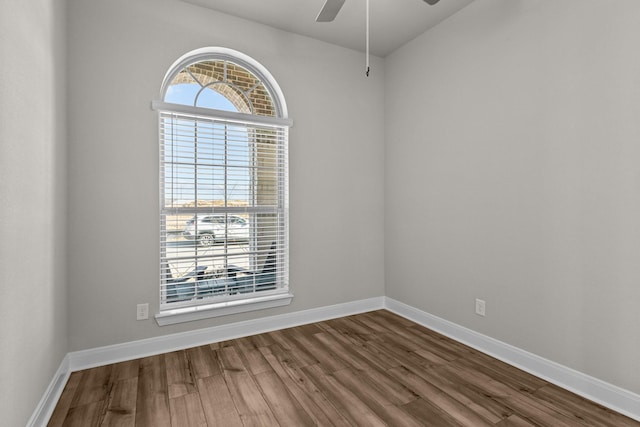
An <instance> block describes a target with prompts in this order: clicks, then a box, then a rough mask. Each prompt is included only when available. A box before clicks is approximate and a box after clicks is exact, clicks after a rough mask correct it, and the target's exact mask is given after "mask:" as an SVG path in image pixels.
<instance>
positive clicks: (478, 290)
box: [385, 0, 640, 393]
mask: <svg viewBox="0 0 640 427" xmlns="http://www.w3.org/2000/svg"><path fill="white" fill-rule="evenodd" d="M638 22H640V2H638V1H637V0H616V1H606V2H604V1H597V0H564V1H561V2H557V1H535V0H508V1H504V0H481V1H476V2H473V3H472V4H471V5H470V6H469V7H468V8H465V9H463V10H462V11H461V12H460V13H458V14H457V15H455V16H454V17H453V18H452V19H450V20H448V21H446V22H444V23H442V24H441V25H439V26H438V27H436V28H435V29H433V30H432V31H429V32H427V33H426V34H424V35H422V36H421V37H419V38H417V39H416V40H414V41H413V42H411V43H409V44H408V45H406V46H405V47H403V48H402V49H400V50H399V51H396V52H395V53H394V54H392V55H391V56H390V57H387V58H386V86H385V96H386V98H385V102H386V113H387V114H386V118H385V120H386V121H385V123H386V157H385V161H386V164H385V165H386V169H385V171H386V199H385V206H386V210H385V214H386V217H385V225H386V228H385V232H386V234H385V236H386V237H385V239H386V257H385V260H386V265H385V272H386V294H387V295H388V296H389V297H392V298H395V299H397V300H400V301H403V302H405V303H408V304H411V305H412V306H415V307H418V308H420V309H422V310H425V311H427V312H429V313H432V314H434V315H437V316H440V317H442V318H445V319H447V320H449V321H452V322H455V323H457V324H460V325H463V326H466V327H468V328H471V329H473V330H475V331H478V332H481V333H483V334H486V335H489V336H491V337H494V338H497V339H499V340H502V341H504V342H507V343H509V344H512V345H515V346H516V347H519V348H522V349H525V350H528V351H531V352H533V353H535V354H538V355H540V356H542V357H546V358H548V359H550V360H553V361H555V362H558V363H561V364H563V365H566V366H569V367H572V368H575V369H577V370H579V371H582V372H584V373H587V374H591V375H593V376H595V377H597V378H600V379H602V380H605V381H608V382H610V383H613V384H616V385H618V386H621V387H624V388H626V389H628V390H631V391H633V392H636V393H639V392H640V364H639V363H638V361H639V360H640V334H639V333H638V331H640V310H638V304H639V303H640V225H639V224H640V222H639V221H640V167H639V166H638V165H639V159H640V144H639V141H640V120H639V118H640V55H639V54H638V40H640V26H638ZM475 298H482V299H485V300H486V302H487V315H486V317H484V318H482V317H479V316H476V315H475V314H474V299H475Z"/></svg>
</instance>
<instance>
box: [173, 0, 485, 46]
mask: <svg viewBox="0 0 640 427" xmlns="http://www.w3.org/2000/svg"><path fill="white" fill-rule="evenodd" d="M182 1H185V2H187V3H192V4H196V5H199V6H203V7H207V8H210V9H214V10H217V11H220V12H224V13H227V14H230V15H234V16H238V17H241V18H245V19H249V20H251V21H255V22H259V23H262V24H266V25H269V26H271V27H275V28H280V29H282V30H285V31H289V32H292V33H297V34H302V35H305V36H308V37H313V38H315V39H318V40H323V41H326V42H328V43H333V44H336V45H339V46H344V47H347V48H350V49H355V50H359V51H364V49H365V5H366V2H365V0H347V1H346V3H345V4H344V6H343V7H342V9H341V10H340V13H339V14H338V16H337V17H336V19H335V21H333V22H324V23H316V22H315V18H316V16H317V15H318V12H319V11H320V9H321V8H322V5H323V4H324V0H182ZM472 1H473V0H441V1H440V2H439V3H437V4H436V5H434V6H430V5H428V4H427V3H425V2H424V1H423V0H370V12H371V18H370V19H371V21H370V22H371V24H370V29H371V36H370V49H371V53H372V54H374V55H377V56H381V57H384V56H386V55H388V54H389V53H391V52H393V51H394V50H395V49H397V48H398V47H400V46H402V45H403V44H405V43H406V42H408V41H409V40H412V39H414V38H415V37H417V36H418V35H420V34H422V33H424V32H425V31H426V30H428V29H429V28H431V27H433V26H434V25H436V24H438V23H439V22H441V21H443V20H445V19H446V18H448V17H449V16H451V15H453V14H454V13H456V12H457V11H459V10H460V9H462V8H463V7H465V6H467V5H469V3H471V2H472Z"/></svg>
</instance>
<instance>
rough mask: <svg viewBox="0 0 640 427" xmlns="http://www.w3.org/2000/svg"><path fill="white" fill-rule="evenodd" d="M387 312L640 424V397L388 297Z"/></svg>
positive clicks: (386, 300)
mask: <svg viewBox="0 0 640 427" xmlns="http://www.w3.org/2000/svg"><path fill="white" fill-rule="evenodd" d="M385 308H386V309H387V310H389V311H391V312H394V313H396V314H398V315H400V316H402V317H405V318H407V319H409V320H412V321H414V322H416V323H418V324H420V325H423V326H425V327H427V328H429V329H432V330H434V331H436V332H439V333H441V334H442V335H445V336H447V337H449V338H452V339H454V340H456V341H459V342H461V343H463V344H466V345H468V346H470V347H473V348H475V349H476V350H479V351H481V352H483V353H485V354H488V355H490V356H492V357H495V358H496V359H499V360H502V361H503V362H506V363H508V364H509V365H512V366H515V367H517V368H520V369H522V370H523V371H526V372H529V373H530V374H533V375H535V376H537V377H540V378H542V379H544V380H545V381H549V382H550V383H553V384H555V385H557V386H559V387H562V388H564V389H566V390H569V391H571V392H573V393H575V394H578V395H580V396H582V397H585V398H587V399H589V400H591V401H594V402H597V403H599V404H601V405H602V406H605V407H607V408H609V409H612V410H614V411H616V412H619V413H621V414H624V415H626V416H628V417H630V418H633V419H635V420H637V421H640V395H637V394H635V393H632V392H630V391H628V390H625V389H622V388H620V387H617V386H614V385H612V384H609V383H606V382H604V381H601V380H599V379H597V378H594V377H591V376H589V375H586V374H583V373H581V372H578V371H576V370H573V369H571V368H568V367H566V366H563V365H560V364H558V363H555V362H552V361H550V360H547V359H545V358H543V357H540V356H536V355H535V354H532V353H529V352H527V351H524V350H522V349H519V348H517V347H514V346H511V345H509V344H506V343H503V342H501V341H498V340H496V339H493V338H490V337H488V336H486V335H482V334H480V333H478V332H475V331H472V330H471V329H467V328H465V327H463V326H460V325H457V324H455V323H452V322H449V321H447V320H444V319H441V318H439V317H436V316H434V315H432V314H429V313H426V312H424V311H421V310H418V309H417V308H414V307H411V306H409V305H407V304H404V303H401V302H399V301H396V300H394V299H392V298H388V297H385Z"/></svg>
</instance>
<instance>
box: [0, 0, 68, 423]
mask: <svg viewBox="0 0 640 427" xmlns="http://www.w3.org/2000/svg"><path fill="white" fill-rule="evenodd" d="M65 15H66V10H65V2H63V1H58V0H37V1H36V0H34V1H28V2H24V1H20V0H9V1H2V2H0V396H2V397H1V398H0V414H2V415H1V419H2V420H1V421H0V424H2V425H6V426H20V425H25V424H26V422H27V420H28V419H29V417H30V416H31V414H32V413H33V410H34V409H35V407H36V405H37V404H38V402H39V400H40V398H41V397H42V394H43V392H44V390H45V389H46V388H47V386H48V385H49V382H50V381H51V379H52V378H53V376H54V374H55V372H56V370H57V368H58V366H59V365H60V362H61V361H62V358H63V356H64V355H65V354H66V353H67V350H68V349H67V322H66V279H65V269H66V249H65V239H66V237H65V236H66V231H65V224H66V219H65V215H66V214H65V210H66V196H65V192H66V185H65V184H66V183H65V157H66V141H65V140H66V135H65V132H66V131H65V123H66V117H65V42H66V41H65V37H64V23H65V19H66V16H65Z"/></svg>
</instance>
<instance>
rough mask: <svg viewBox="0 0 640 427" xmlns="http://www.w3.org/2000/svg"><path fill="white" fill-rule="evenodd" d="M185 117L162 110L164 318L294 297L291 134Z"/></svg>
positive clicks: (212, 116) (272, 126)
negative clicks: (175, 312)
mask: <svg viewBox="0 0 640 427" xmlns="http://www.w3.org/2000/svg"><path fill="white" fill-rule="evenodd" d="M163 107H167V105H164V106H163ZM180 110H181V111H170V109H168V108H163V110H162V111H160V203H161V207H160V227H161V230H160V257H161V262H160V265H161V284H160V308H161V311H162V310H170V309H175V308H180V307H190V306H198V305H205V304H211V303H216V302H221V301H231V300H236V299H246V298H252V297H257V296H264V295H270V294H278V293H285V292H288V249H287V244H288V233H287V230H288V224H287V222H288V218H287V216H288V212H287V207H288V194H287V186H288V183H287V169H288V167H287V139H288V127H287V126H286V125H276V124H256V123H251V122H248V121H246V120H241V119H229V118H228V115H222V114H220V115H216V114H215V110H211V114H208V115H204V114H203V115H200V114H189V113H186V112H184V109H180ZM223 116H224V117H223Z"/></svg>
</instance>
